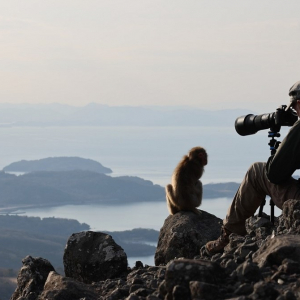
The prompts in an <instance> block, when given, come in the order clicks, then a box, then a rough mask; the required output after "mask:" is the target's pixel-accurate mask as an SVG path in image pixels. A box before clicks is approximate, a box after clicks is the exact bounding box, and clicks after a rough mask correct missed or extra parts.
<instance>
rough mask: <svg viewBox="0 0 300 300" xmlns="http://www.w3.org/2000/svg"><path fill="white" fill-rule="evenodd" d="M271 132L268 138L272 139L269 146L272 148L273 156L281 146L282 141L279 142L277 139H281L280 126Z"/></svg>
mask: <svg viewBox="0 0 300 300" xmlns="http://www.w3.org/2000/svg"><path fill="white" fill-rule="evenodd" d="M270 129H271V130H270V131H269V132H268V137H269V138H271V140H270V142H269V143H268V145H269V146H270V151H271V155H273V154H275V153H276V150H277V148H278V147H279V145H280V143H281V142H280V141H277V140H276V138H277V137H280V133H279V131H280V126H279V127H273V128H270Z"/></svg>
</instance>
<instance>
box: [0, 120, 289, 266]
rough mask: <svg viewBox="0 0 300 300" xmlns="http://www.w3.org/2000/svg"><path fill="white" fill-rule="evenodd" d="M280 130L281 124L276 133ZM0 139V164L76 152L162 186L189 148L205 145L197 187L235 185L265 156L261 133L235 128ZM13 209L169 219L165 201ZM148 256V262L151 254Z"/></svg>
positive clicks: (53, 131) (89, 219) (214, 208)
mask: <svg viewBox="0 0 300 300" xmlns="http://www.w3.org/2000/svg"><path fill="white" fill-rule="evenodd" d="M286 132H287V129H285V128H283V129H282V131H281V133H282V136H285V134H286ZM279 140H280V138H279ZM0 141H1V147H0V169H2V168H3V167H5V166H7V165H8V164H10V163H12V162H16V161H20V160H36V159H42V158H46V157H63V156H77V157H83V158H89V159H93V160H96V161H98V162H100V163H101V164H102V165H104V166H105V167H109V168H111V169H112V170H113V173H112V174H110V176H115V177H116V176H124V175H128V176H138V177H141V178H143V179H146V180H150V181H152V182H153V183H154V184H158V185H161V186H165V185H166V184H168V183H169V182H170V180H171V176H172V172H173V170H174V168H175V167H176V165H177V163H178V162H179V160H180V159H181V158H182V156H183V155H185V154H186V153H187V152H188V150H189V149H191V148H192V147H195V146H202V147H204V148H205V149H206V150H207V153H208V164H207V166H206V167H205V172H204V174H203V176H202V178H201V180H202V183H203V184H206V183H219V182H238V183H240V182H241V181H242V179H243V176H244V174H245V172H246V171H247V169H248V167H249V166H250V165H251V163H253V162H256V161H266V160H267V159H268V157H269V155H270V149H269V145H268V143H269V141H270V138H268V132H267V131H266V130H262V131H260V132H258V133H256V134H255V135H249V136H239V135H238V134H237V133H236V131H235V129H234V126H232V127H226V126H224V127H204V126H201V127H200V126H199V127H197V126H195V127H180V126H178V127H155V126H153V127H124V126H115V127H96V126H85V127H82V126H81V127H76V126H70V127H55V126H52V127H34V126H32V127H29V126H28V127H0ZM231 200H232V199H228V198H218V199H203V203H202V205H201V209H202V210H205V211H207V212H209V213H212V214H215V215H216V216H217V217H219V218H224V217H225V215H226V211H227V209H228V206H229V205H230V203H231ZM49 205H50V206H51V203H49ZM17 213H19V214H21V215H26V216H38V217H41V218H45V217H59V218H69V219H76V220H78V221H79V222H81V223H87V224H88V225H90V227H91V230H100V231H101V230H108V231H122V230H130V229H133V228H152V229H156V230H159V229H160V228H161V227H162V225H163V222H164V220H165V219H166V217H167V216H168V211H167V207H166V203H165V201H162V202H155V203H153V202H150V203H147V202H141V203H138V204H127V205H119V206H103V205H86V206H84V205H81V206H78V205H67V206H60V207H46V208H36V209H28V210H21V211H18V212H17ZM277 214H280V212H277ZM133 259H136V258H133ZM145 259H146V258H144V260H145ZM148 259H149V260H150V261H151V260H152V261H153V257H149V258H148ZM136 260H138V259H136Z"/></svg>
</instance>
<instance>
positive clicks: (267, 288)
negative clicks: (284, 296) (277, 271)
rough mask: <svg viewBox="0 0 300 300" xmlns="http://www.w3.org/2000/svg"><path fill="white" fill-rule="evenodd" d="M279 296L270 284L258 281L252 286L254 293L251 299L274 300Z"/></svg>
mask: <svg viewBox="0 0 300 300" xmlns="http://www.w3.org/2000/svg"><path fill="white" fill-rule="evenodd" d="M278 295H279V292H278V291H277V290H276V289H275V287H274V284H273V283H271V282H264V281H260V282H257V283H256V284H255V285H254V291H253V293H252V295H251V296H252V298H251V299H264V300H274V299H276V298H277V296H278Z"/></svg>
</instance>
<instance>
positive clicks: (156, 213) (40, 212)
mask: <svg viewBox="0 0 300 300" xmlns="http://www.w3.org/2000/svg"><path fill="white" fill-rule="evenodd" d="M231 200H232V199H228V198H217V199H203V202H202V205H201V209H202V210H205V211H207V212H209V213H212V214H214V215H216V216H217V217H219V218H222V219H223V218H224V217H225V214H226V211H227V208H228V206H229V204H230V202H231ZM15 213H21V214H24V215H26V216H30V217H41V218H49V217H56V218H67V219H76V220H78V221H79V222H80V223H87V224H88V225H90V227H91V229H92V230H94V231H123V230H131V229H133V228H151V229H156V230H160V228H161V227H162V225H163V223H164V220H165V219H166V218H167V217H168V215H169V213H168V210H167V205H166V202H165V201H162V202H143V203H138V204H127V205H118V206H106V205H95V204H93V205H65V206H60V207H44V208H36V209H26V210H20V211H16V212H15Z"/></svg>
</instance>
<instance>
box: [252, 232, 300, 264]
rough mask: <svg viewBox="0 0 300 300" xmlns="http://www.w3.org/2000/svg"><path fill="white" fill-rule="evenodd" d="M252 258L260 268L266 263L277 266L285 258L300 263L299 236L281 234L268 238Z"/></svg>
mask: <svg viewBox="0 0 300 300" xmlns="http://www.w3.org/2000/svg"><path fill="white" fill-rule="evenodd" d="M252 258H253V262H256V263H258V265H259V267H261V268H262V267H265V266H268V265H277V266H279V265H281V263H282V261H283V260H284V259H285V258H289V259H292V260H294V261H295V262H298V263H300V236H299V235H281V236H275V237H274V238H270V239H269V240H268V241H267V242H266V243H265V244H264V245H263V246H262V247H261V248H260V249H259V250H258V251H256V253H254V254H253V256H252Z"/></svg>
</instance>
